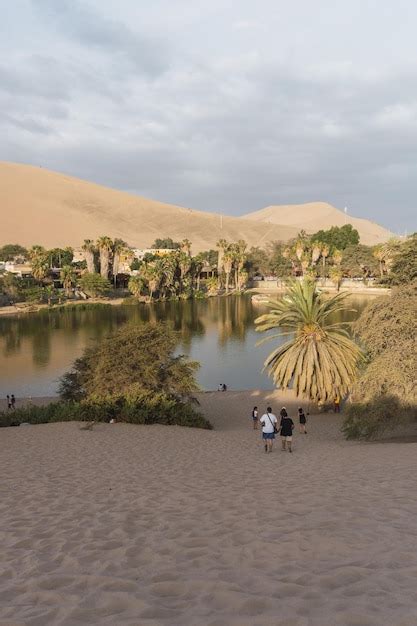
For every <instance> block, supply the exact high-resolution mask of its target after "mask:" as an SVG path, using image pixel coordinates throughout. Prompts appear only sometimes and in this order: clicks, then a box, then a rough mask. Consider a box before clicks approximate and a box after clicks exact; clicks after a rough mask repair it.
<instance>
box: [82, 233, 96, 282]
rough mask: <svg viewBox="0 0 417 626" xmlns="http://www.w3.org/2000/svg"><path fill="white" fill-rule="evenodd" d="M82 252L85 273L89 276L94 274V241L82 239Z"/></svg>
mask: <svg viewBox="0 0 417 626" xmlns="http://www.w3.org/2000/svg"><path fill="white" fill-rule="evenodd" d="M82 250H83V253H84V258H85V262H86V263H87V272H88V273H89V274H95V271H96V268H95V263H94V254H95V251H96V247H95V245H94V241H92V240H91V239H84V243H83V245H82Z"/></svg>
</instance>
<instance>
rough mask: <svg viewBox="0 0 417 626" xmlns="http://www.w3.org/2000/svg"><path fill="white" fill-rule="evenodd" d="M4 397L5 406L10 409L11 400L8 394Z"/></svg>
mask: <svg viewBox="0 0 417 626" xmlns="http://www.w3.org/2000/svg"><path fill="white" fill-rule="evenodd" d="M6 399H7V408H8V409H11V408H12V402H11V400H10V396H9V394H7V396H6Z"/></svg>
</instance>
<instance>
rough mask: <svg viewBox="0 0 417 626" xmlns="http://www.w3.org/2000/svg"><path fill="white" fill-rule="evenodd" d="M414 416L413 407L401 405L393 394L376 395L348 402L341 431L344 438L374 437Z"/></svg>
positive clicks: (368, 438) (367, 438)
mask: <svg viewBox="0 0 417 626" xmlns="http://www.w3.org/2000/svg"><path fill="white" fill-rule="evenodd" d="M410 417H411V418H412V417H415V407H412V406H408V405H403V404H401V403H400V401H399V400H398V398H396V397H395V396H388V395H386V396H382V395H381V396H378V397H375V398H373V399H372V400H370V401H369V402H364V403H355V404H348V405H347V406H346V409H345V418H344V421H343V424H342V432H343V434H344V435H345V437H346V439H366V440H370V439H376V438H378V437H380V436H381V435H382V434H383V433H385V432H386V431H389V430H393V429H395V428H397V427H398V426H399V425H400V424H401V423H403V422H405V421H406V420H407V419H409V418H410Z"/></svg>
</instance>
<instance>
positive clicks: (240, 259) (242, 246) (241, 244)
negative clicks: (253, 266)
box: [235, 239, 248, 290]
mask: <svg viewBox="0 0 417 626" xmlns="http://www.w3.org/2000/svg"><path fill="white" fill-rule="evenodd" d="M247 245H248V244H247V243H246V241H245V240H244V239H239V241H238V242H237V244H235V288H236V289H238V290H240V283H241V280H240V275H241V274H242V272H243V269H244V267H245V261H246V248H247Z"/></svg>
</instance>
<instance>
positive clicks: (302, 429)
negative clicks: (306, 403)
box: [298, 407, 307, 435]
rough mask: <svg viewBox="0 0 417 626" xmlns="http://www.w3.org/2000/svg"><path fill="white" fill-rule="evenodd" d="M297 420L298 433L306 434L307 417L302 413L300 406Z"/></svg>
mask: <svg viewBox="0 0 417 626" xmlns="http://www.w3.org/2000/svg"><path fill="white" fill-rule="evenodd" d="M298 420H299V422H300V433H301V434H304V435H306V434H307V430H306V424H307V418H306V414H305V413H304V411H303V409H302V408H301V407H300V408H299V409H298Z"/></svg>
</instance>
